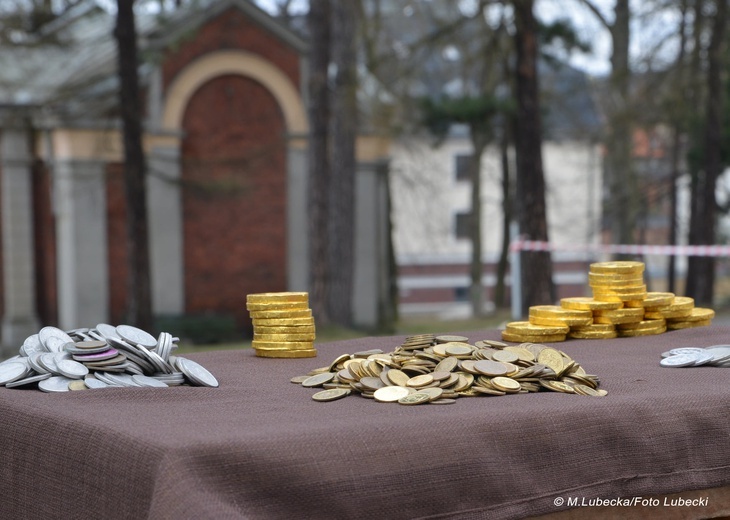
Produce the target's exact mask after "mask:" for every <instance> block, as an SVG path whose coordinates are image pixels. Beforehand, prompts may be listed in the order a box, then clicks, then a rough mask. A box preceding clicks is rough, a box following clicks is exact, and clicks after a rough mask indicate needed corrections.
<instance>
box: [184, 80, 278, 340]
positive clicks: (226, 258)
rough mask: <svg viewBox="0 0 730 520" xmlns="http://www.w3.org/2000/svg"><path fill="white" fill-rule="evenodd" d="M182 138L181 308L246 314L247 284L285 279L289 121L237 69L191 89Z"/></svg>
mask: <svg viewBox="0 0 730 520" xmlns="http://www.w3.org/2000/svg"><path fill="white" fill-rule="evenodd" d="M181 127H182V130H183V132H184V137H183V140H182V148H181V152H182V153H181V159H182V162H181V178H182V203H183V204H182V209H183V258H184V266H185V270H184V286H185V291H184V292H185V309H186V311H187V312H188V313H190V314H204V313H211V312H212V313H215V314H222V315H233V316H235V318H236V321H237V323H238V325H239V326H242V327H243V326H246V325H247V324H248V320H247V312H246V308H245V302H246V294H248V293H255V292H267V291H283V290H286V288H287V273H286V266H287V242H286V238H287V237H286V218H287V207H286V201H287V175H286V138H285V134H286V122H285V117H284V114H283V111H282V110H281V109H280V105H279V104H278V102H277V99H276V98H275V96H274V95H273V94H272V93H271V92H270V91H269V90H268V89H267V88H266V87H265V86H263V85H261V84H260V83H258V82H257V81H254V80H253V79H251V78H249V77H245V76H241V75H235V74H224V75H219V76H217V77H213V78H211V79H209V80H208V81H207V82H205V83H203V84H202V85H200V86H199V88H198V89H197V90H196V91H195V92H194V93H192V95H191V96H190V98H189V99H188V103H187V105H186V108H185V112H184V114H183V115H182V119H181Z"/></svg>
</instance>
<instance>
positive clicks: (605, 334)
mask: <svg viewBox="0 0 730 520" xmlns="http://www.w3.org/2000/svg"><path fill="white" fill-rule="evenodd" d="M568 337H569V338H573V339H613V338H616V337H618V334H617V333H616V330H609V331H604V330H594V331H591V330H585V331H583V330H571V331H570V332H568Z"/></svg>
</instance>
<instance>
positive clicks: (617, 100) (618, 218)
mask: <svg viewBox="0 0 730 520" xmlns="http://www.w3.org/2000/svg"><path fill="white" fill-rule="evenodd" d="M582 2H583V4H584V5H585V6H586V7H588V9H589V10H590V11H591V12H592V13H593V14H594V15H595V17H596V19H597V20H598V21H599V22H600V23H601V24H602V25H603V26H604V27H605V28H606V29H607V30H608V33H609V34H610V36H611V43H612V49H611V73H610V77H609V80H608V86H609V96H607V110H608V114H607V119H608V135H607V136H606V167H607V168H606V170H607V172H606V174H607V176H608V178H609V189H610V198H609V204H608V206H607V207H606V208H605V212H606V214H607V215H608V216H609V219H610V222H611V226H612V230H613V240H614V241H615V242H618V243H620V244H632V243H634V241H635V237H634V232H633V231H634V224H635V222H636V218H637V215H638V212H639V190H638V183H637V180H636V172H635V170H634V166H633V161H632V139H633V124H632V123H633V111H632V103H631V99H630V96H631V90H630V85H631V66H630V61H629V43H630V37H631V33H630V20H631V11H630V8H629V0H616V3H615V7H614V10H613V14H614V17H613V21H611V20H609V19H608V18H607V17H606V16H605V15H604V14H603V13H602V12H601V10H600V9H599V8H598V6H597V4H596V3H595V2H592V1H591V0H582Z"/></svg>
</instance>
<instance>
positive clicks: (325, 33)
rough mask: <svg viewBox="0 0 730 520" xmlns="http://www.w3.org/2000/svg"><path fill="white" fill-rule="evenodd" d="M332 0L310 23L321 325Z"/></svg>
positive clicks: (312, 184) (317, 2)
mask: <svg viewBox="0 0 730 520" xmlns="http://www.w3.org/2000/svg"><path fill="white" fill-rule="evenodd" d="M329 5H330V4H329V0H311V1H310V4H309V14H308V15H307V23H308V25H309V33H310V55H309V82H308V85H307V87H308V93H309V125H310V135H309V155H308V166H309V179H308V182H309V184H308V201H309V293H310V295H309V301H310V306H311V308H312V312H313V313H314V316H315V317H316V319H317V323H318V324H320V325H323V324H326V323H328V322H329V317H328V315H327V285H328V283H329V281H328V278H327V277H328V272H329V270H328V263H329V259H328V256H327V247H328V236H329V233H328V231H329V230H328V227H327V222H328V218H329V214H328V213H329V211H328V206H329V191H328V186H329V178H330V162H329V153H328V146H327V143H328V135H329V117H330V116H329V113H330V108H329V103H330V101H329V90H328V85H327V73H328V68H329V62H330V56H329V50H330V8H329Z"/></svg>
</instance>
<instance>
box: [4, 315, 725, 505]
mask: <svg viewBox="0 0 730 520" xmlns="http://www.w3.org/2000/svg"><path fill="white" fill-rule="evenodd" d="M435 332H438V331H435ZM465 335H467V336H469V338H470V339H471V340H472V341H476V340H479V339H486V338H491V339H498V338H499V332H497V331H494V330H492V331H481V332H471V333H465ZM401 338H402V337H396V338H384V337H373V338H367V339H358V340H351V341H343V342H336V343H329V344H322V345H319V346H318V349H319V356H318V357H317V358H314V359H302V360H275V359H262V358H256V357H254V355H253V352H252V351H250V350H242V351H227V352H210V353H206V354H198V355H191V356H189V357H190V358H191V359H195V360H196V361H198V362H200V363H201V364H203V365H204V366H205V367H206V368H208V369H209V370H210V371H211V372H212V373H213V374H214V375H215V376H216V377H217V378H218V380H219V381H220V388H199V387H177V388H169V389H141V388H140V389H130V388H118V389H104V390H95V391H86V392H69V393H64V394H45V393H42V392H40V391H37V390H17V389H6V388H0V418H1V419H0V421H1V422H0V453H1V456H2V464H0V474H1V476H2V477H1V478H2V481H1V483H0V485H2V488H1V489H2V499H0V518H2V519H31V518H43V519H50V518H92V519H94V518H100V519H113V518H119V519H143V518H152V519H168V518H169V519H187V518H191V519H192V518H195V519H221V518H234V519H238V518H251V519H269V518H286V519H291V518H297V519H301V518H347V519H354V518H363V519H372V518H459V519H462V518H465V519H471V518H490V519H491V518H497V519H499V518H519V517H526V516H534V515H543V514H548V513H556V512H559V511H562V510H563V509H565V508H567V507H568V505H569V504H571V500H572V505H573V506H576V505H580V504H581V502H582V503H585V504H590V503H591V502H590V501H591V499H596V498H600V499H601V500H611V499H616V498H619V497H623V498H632V497H649V496H652V495H658V494H665V493H679V495H677V496H680V497H681V496H682V492H688V491H690V490H703V489H707V488H717V487H721V486H726V485H730V414H729V413H728V403H729V402H730V370H728V369H720V368H710V367H699V368H692V369H667V368H661V367H660V366H659V359H660V354H661V353H662V352H663V351H665V350H667V349H669V348H672V347H679V346H708V345H712V344H719V343H730V328H726V327H705V328H699V329H690V330H684V331H675V332H670V333H666V334H663V335H660V336H650V337H646V338H633V339H631V338H627V339H618V340H609V341H599V340H592V341H591V340H582V341H581V340H571V341H568V342H565V343H558V344H554V345H555V346H557V347H558V348H560V349H562V350H564V351H565V352H566V353H568V354H569V355H571V356H573V357H574V358H575V359H576V360H577V361H578V362H579V363H581V364H582V365H583V366H584V367H585V368H586V369H587V370H588V371H589V372H591V373H594V374H597V375H599V376H600V378H601V381H602V387H603V388H605V389H606V390H608V392H609V394H608V396H607V397H604V398H591V397H582V396H577V395H567V394H559V393H552V392H545V393H542V392H541V393H538V394H525V395H508V396H504V397H475V398H461V399H459V400H458V401H457V402H456V403H455V404H453V405H448V406H433V405H424V406H400V405H396V404H380V403H376V402H374V401H372V400H369V399H364V398H361V397H359V396H350V397H347V398H346V399H342V400H339V401H334V402H330V403H318V402H315V401H313V400H312V399H311V398H310V396H311V395H312V394H313V393H314V392H315V391H316V390H314V389H308V388H303V387H301V386H299V385H294V384H292V383H290V382H289V379H290V378H291V377H293V376H296V375H302V374H304V373H306V372H307V371H309V370H310V369H313V368H316V367H319V366H323V365H327V364H329V362H330V361H331V360H333V359H334V358H335V357H336V356H337V355H339V354H342V353H352V352H355V351H358V350H364V349H369V348H376V347H377V348H382V349H384V350H386V351H389V350H392V349H393V348H394V347H395V346H396V345H397V344H398V340H399V339H401ZM719 496H724V497H726V498H725V499H726V500H728V501H730V498H727V497H728V494H727V493H725V494H724V495H723V493H720V494H719ZM558 499H562V500H563V501H564V502H563V505H562V506H556V505H555V503H556V500H557V501H558V502H560V500H558ZM712 500H713V502H712V503H710V504H708V505H707V506H705V505H703V504H699V503H696V504H695V505H694V506H692V505H690V506H684V507H672V506H665V505H663V504H662V505H660V506H654V507H651V506H648V507H643V509H640V510H641V511H643V512H644V513H646V514H649V513H655V514H656V513H661V514H662V515H663V516H667V515H668V514H669V513H670V512H674V513H676V514H681V515H684V516H681V517H683V518H686V517H703V516H710V515H711V514H714V513H713V511H716V510H717V508H718V507H719V506H720V505H721V504H719V503H718V500H720V499H719V498H717V497H715V498H712ZM594 502H595V501H594ZM586 507H588V506H586ZM713 508H714V509H713ZM624 509H626V508H624ZM617 510H618V511H619V513H620V512H621V511H622V507H618V508H617ZM577 511H579V513H580V514H582V513H585V515H586V516H588V515H589V511H586V509H584V508H581V509H579V510H577ZM596 511H597V510H596ZM678 511H679V512H680V513H677V512H678Z"/></svg>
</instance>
